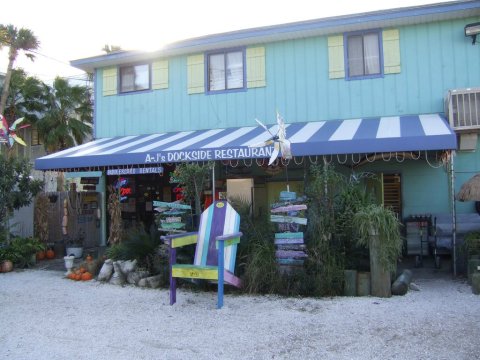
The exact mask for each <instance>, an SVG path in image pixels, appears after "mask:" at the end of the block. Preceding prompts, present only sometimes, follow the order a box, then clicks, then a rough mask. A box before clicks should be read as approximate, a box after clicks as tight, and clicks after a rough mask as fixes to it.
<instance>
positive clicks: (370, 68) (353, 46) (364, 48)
mask: <svg viewBox="0 0 480 360" xmlns="http://www.w3.org/2000/svg"><path fill="white" fill-rule="evenodd" d="M345 39H346V47H347V52H346V66H347V78H365V77H379V76H382V75H383V74H382V68H383V65H382V56H381V47H380V43H381V38H380V32H379V31H374V32H366V33H352V34H346V36H345Z"/></svg>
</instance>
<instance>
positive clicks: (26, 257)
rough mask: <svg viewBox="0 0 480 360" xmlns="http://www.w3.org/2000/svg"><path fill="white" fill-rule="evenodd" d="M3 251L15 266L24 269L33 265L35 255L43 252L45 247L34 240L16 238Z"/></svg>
mask: <svg viewBox="0 0 480 360" xmlns="http://www.w3.org/2000/svg"><path fill="white" fill-rule="evenodd" d="M4 250H5V251H6V254H7V255H6V256H7V257H8V259H9V260H11V261H12V262H13V263H14V264H15V266H17V267H20V268H24V267H28V266H31V265H34V264H35V260H34V258H35V254H36V253H37V252H38V251H43V250H45V246H44V245H43V244H42V243H41V242H40V241H39V240H38V239H36V238H22V237H16V238H14V239H12V241H11V242H10V244H9V245H8V247H7V248H6V249H4Z"/></svg>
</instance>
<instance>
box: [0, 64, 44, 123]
mask: <svg viewBox="0 0 480 360" xmlns="http://www.w3.org/2000/svg"><path fill="white" fill-rule="evenodd" d="M44 109H45V84H44V83H43V82H42V81H41V80H39V79H37V78H36V77H31V76H28V75H27V74H26V73H25V71H24V70H23V69H20V68H19V69H13V71H12V77H11V78H10V86H9V91H8V97H7V101H6V104H5V109H4V113H3V116H4V117H5V118H6V119H7V121H8V123H9V124H10V123H12V122H13V121H15V120H16V119H18V118H21V117H24V118H25V122H26V123H29V124H32V125H33V124H36V122H37V121H38V119H39V117H40V116H41V114H42V113H43V111H44Z"/></svg>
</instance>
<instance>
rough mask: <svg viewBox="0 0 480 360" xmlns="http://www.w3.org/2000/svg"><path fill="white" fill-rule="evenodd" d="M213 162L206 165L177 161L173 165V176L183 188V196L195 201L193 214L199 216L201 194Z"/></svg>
mask: <svg viewBox="0 0 480 360" xmlns="http://www.w3.org/2000/svg"><path fill="white" fill-rule="evenodd" d="M212 168H213V163H212V162H209V163H207V164H206V165H200V164H197V163H190V164H189V163H179V164H177V165H176V167H175V171H174V173H173V176H174V177H175V178H176V179H177V180H178V182H179V186H181V187H182V189H183V192H182V193H183V196H184V197H185V199H186V200H187V201H192V200H193V201H195V214H196V215H197V216H199V215H200V214H201V212H202V208H201V203H200V199H201V195H202V191H203V188H204V187H205V184H206V181H207V176H208V174H209V173H210V172H211V171H212Z"/></svg>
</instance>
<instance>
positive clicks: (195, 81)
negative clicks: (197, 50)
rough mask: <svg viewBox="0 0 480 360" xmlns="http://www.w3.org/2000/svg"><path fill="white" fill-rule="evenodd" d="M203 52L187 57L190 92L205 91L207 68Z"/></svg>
mask: <svg viewBox="0 0 480 360" xmlns="http://www.w3.org/2000/svg"><path fill="white" fill-rule="evenodd" d="M203 62H204V58H203V54H200V55H191V56H189V57H188V58H187V68H188V73H187V77H188V93H189V94H199V93H203V92H204V91H205V69H204V63H203Z"/></svg>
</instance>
